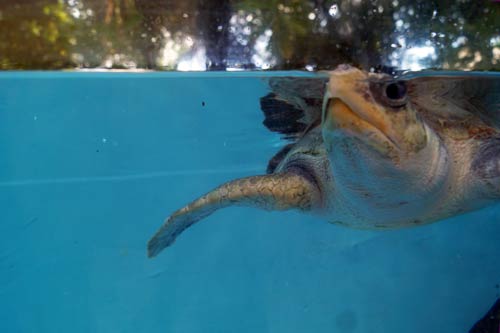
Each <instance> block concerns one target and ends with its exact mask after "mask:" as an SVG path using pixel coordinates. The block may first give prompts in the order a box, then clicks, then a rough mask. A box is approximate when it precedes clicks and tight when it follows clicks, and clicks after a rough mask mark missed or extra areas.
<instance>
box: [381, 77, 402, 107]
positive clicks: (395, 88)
mask: <svg viewBox="0 0 500 333" xmlns="http://www.w3.org/2000/svg"><path fill="white" fill-rule="evenodd" d="M385 96H386V98H387V101H388V102H389V104H390V105H391V106H394V107H401V106H403V105H405V104H406V84H405V83H404V82H403V81H396V82H391V83H388V84H387V85H386V86H385Z"/></svg>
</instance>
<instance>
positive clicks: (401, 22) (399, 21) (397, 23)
mask: <svg viewBox="0 0 500 333" xmlns="http://www.w3.org/2000/svg"><path fill="white" fill-rule="evenodd" d="M403 24H404V22H403V20H397V21H396V28H401V27H402V26H403Z"/></svg>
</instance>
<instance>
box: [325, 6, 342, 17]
mask: <svg viewBox="0 0 500 333" xmlns="http://www.w3.org/2000/svg"><path fill="white" fill-rule="evenodd" d="M338 12H339V7H338V6H337V5H336V4H333V5H331V7H330V9H329V10H328V14H330V16H337V14H338Z"/></svg>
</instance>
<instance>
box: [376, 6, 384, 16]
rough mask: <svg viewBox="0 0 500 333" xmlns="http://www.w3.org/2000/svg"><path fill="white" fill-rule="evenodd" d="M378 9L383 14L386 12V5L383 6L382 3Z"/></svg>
mask: <svg viewBox="0 0 500 333" xmlns="http://www.w3.org/2000/svg"><path fill="white" fill-rule="evenodd" d="M377 9H378V12H379V13H381V14H382V13H383V12H384V7H382V5H380V6H378V8H377Z"/></svg>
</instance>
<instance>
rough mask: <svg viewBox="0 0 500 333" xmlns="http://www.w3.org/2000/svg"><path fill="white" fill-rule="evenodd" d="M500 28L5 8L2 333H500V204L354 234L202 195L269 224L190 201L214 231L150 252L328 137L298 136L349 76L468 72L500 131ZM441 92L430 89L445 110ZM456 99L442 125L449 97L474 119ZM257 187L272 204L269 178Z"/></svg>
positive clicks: (264, 9) (455, 22) (329, 9)
mask: <svg viewBox="0 0 500 333" xmlns="http://www.w3.org/2000/svg"><path fill="white" fill-rule="evenodd" d="M499 23H500V2H498V1H487V0H484V1H472V0H454V1H451V0H445V1H422V0H416V1H410V0H366V1H365V0H246V1H245V0H189V1H172V0H2V1H0V153H1V156H2V158H1V163H0V209H1V214H0V332H5V333H11V332H12V333H25V332H40V333H45V332H74V333H79V332H103V333H109V332H149V333H156V332H182V333H195V332H196V333H198V332H199V333H202V332H203V333H206V332H217V333H220V332H252V333H254V332H272V333H281V332H286V333H292V332H297V333H298V332H300V333H303V332H317V333H322V332H338V333H367V332H369V333H378V332H380V333H382V332H383V333H401V332H405V333H422V332H425V333H433V332H436V333H461V332H471V333H498V332H500V328H499V322H500V302H499V301H498V299H499V297H500V241H499V240H500V206H499V205H498V204H495V203H494V202H493V203H492V204H489V205H479V206H481V207H479V208H481V209H475V210H470V211H467V212H465V211H464V212H462V207H461V206H460V205H458V204H457V205H455V206H454V207H453V210H454V212H455V213H454V214H452V215H451V216H448V217H445V218H442V219H439V221H437V222H436V223H429V224H427V223H423V224H424V225H419V226H413V227H411V228H397V229H393V228H389V229H391V230H381V229H380V228H379V229H376V228H375V229H371V228H368V229H366V228H362V229H361V230H360V229H358V228H352V227H351V226H349V225H347V226H344V225H338V224H343V223H342V221H336V220H334V219H333V220H332V219H328V218H324V217H322V216H319V215H315V214H307V212H304V211H301V209H290V210H284V211H277V210H275V209H274V208H276V207H277V206H279V204H281V203H282V202H281V201H279V200H281V199H279V198H277V194H276V193H277V192H275V190H274V188H273V187H271V188H270V191H271V192H270V193H272V194H273V195H272V196H271V197H265V196H263V195H262V193H264V192H258V195H254V197H252V198H250V199H248V198H247V197H245V200H247V199H248V200H247V201H245V200H240V199H235V197H234V196H233V197H231V195H233V194H234V193H233V194H228V193H229V192H224V193H223V195H222V196H223V197H224V198H229V199H228V200H229V201H228V202H226V203H222V201H220V202H219V201H217V200H219V199H220V196H219V197H218V198H216V199H214V198H215V197H207V198H209V199H206V200H212V201H211V202H210V205H219V206H229V203H231V202H236V203H238V202H239V201H244V202H243V203H248V202H250V203H252V205H254V206H255V205H257V206H260V207H261V208H262V207H264V208H266V207H267V208H273V209H271V210H265V209H264V210H262V209H258V208H255V207H248V205H243V206H240V207H237V205H236V206H234V207H233V206H232V207H227V208H225V209H224V210H221V211H218V212H216V213H214V214H212V215H210V216H208V214H209V213H211V211H207V210H203V209H204V206H203V207H201V208H200V210H199V211H196V209H199V207H198V208H197V206H196V205H194V204H193V205H191V206H188V208H186V209H187V211H195V212H196V214H195V215H194V217H193V218H192V219H191V220H187V221H184V222H183V221H182V219H178V220H181V222H183V223H185V224H192V223H194V222H196V221H198V220H200V219H201V218H203V217H205V218H204V220H203V221H201V222H200V223H197V224H196V225H193V226H192V227H191V228H189V230H186V231H185V232H183V233H182V235H179V233H180V232H181V231H182V230H180V229H183V228H184V227H182V226H181V227H177V226H176V227H175V228H177V229H174V230H172V231H169V232H170V234H169V236H168V237H170V238H175V237H176V236H178V239H177V241H176V242H175V244H171V246H169V247H168V248H167V249H165V250H163V251H162V252H161V253H152V252H151V242H150V243H149V244H150V245H149V246H150V252H149V256H150V257H153V256H155V255H156V254H158V255H156V256H155V257H154V258H149V257H148V250H147V249H148V241H149V240H150V239H151V237H152V236H153V235H154V234H155V232H157V230H158V228H160V226H161V225H162V223H163V222H164V221H165V219H166V218H168V217H169V216H170V214H172V212H175V211H176V210H177V209H179V208H181V207H183V206H185V205H186V204H188V203H189V202H191V201H192V200H194V199H196V198H198V197H200V196H201V195H203V194H204V193H207V192H209V191H211V190H212V189H214V188H216V187H217V186H219V185H221V184H224V183H225V182H228V181H232V180H234V179H239V178H244V177H252V176H256V175H266V168H267V169H268V171H269V169H270V171H273V170H279V168H280V166H279V163H280V161H283V159H286V158H288V157H289V156H290V151H292V152H293V151H294V150H293V149H294V148H293V147H296V146H290V145H291V144H292V145H293V143H294V142H297V140H299V141H300V140H301V138H303V137H306V136H307V135H309V134H308V133H313V132H314V130H315V129H318V128H320V127H318V126H321V124H323V123H324V122H325V117H326V116H324V114H323V120H322V121H323V123H321V119H316V120H317V122H315V121H314V120H309V121H308V122H305V123H297V122H295V120H296V119H298V118H300V117H299V116H297V115H303V113H301V112H306V111H307V110H309V109H310V110H316V111H314V112H316V114H321V112H323V111H324V108H328V107H329V105H328V98H326V99H325V100H326V101H327V102H325V104H324V106H322V100H323V96H324V95H325V94H326V91H325V87H331V86H332V85H333V86H334V84H333V83H331V81H330V84H329V83H328V82H329V81H328V78H329V75H330V73H331V71H334V70H336V69H337V72H335V73H338V71H340V70H342V69H346V68H351V69H353V71H354V68H357V69H359V70H360V72H359V73H361V71H363V73H366V74H363V75H378V74H377V73H379V74H380V75H383V74H385V75H386V76H384V77H386V78H391V77H392V78H394V80H398V78H405V77H409V78H422V77H426V78H431V80H432V79H433V78H436V77H438V76H443V75H444V76H450V75H451V76H455V77H462V76H463V75H471V78H472V81H470V82H472V84H471V85H470V88H469V89H472V90H474V91H476V92H477V93H476V95H474V96H481V98H480V102H481V103H483V102H484V101H486V102H485V103H486V104H484V103H483V104H481V105H482V107H483V108H482V109H479V111H476V112H475V113H474V117H473V120H471V118H467V119H466V121H465V122H466V123H467V124H469V123H470V122H472V121H476V120H477V121H479V120H478V119H480V120H481V121H483V122H485V123H487V124H490V123H494V124H497V123H496V121H497V119H499V118H498V116H497V115H496V114H495V113H491V112H490V111H491V110H497V111H498V112H500V109H499V105H500V98H499V96H500V83H499V82H500V74H499V70H500V24H499ZM347 65H348V66H350V67H348V66H347ZM339 66H340V67H339ZM356 73H358V72H356ZM368 73H371V74H368ZM367 77H368V76H367ZM308 80H310V81H308ZM391 80H392V79H391ZM408 80H410V79H408ZM368 81H369V80H368ZM486 81H487V82H489V83H492V84H490V85H488V87H487V89H483V88H484V85H482V83H480V82H486ZM273 82H276V84H274V85H273ZM287 82H313V83H311V84H309V83H307V84H306V85H303V86H300V85H299V86H297V85H294V84H291V85H290V86H287V85H286V83H287ZM318 82H319V84H318ZM339 82H340V81H339ZM342 82H344V81H342ZM346 82H347V81H346ZM391 82H393V81H391ZM394 82H403V81H394ZM404 82H414V81H404ZM415 82H417V81H415ZM418 82H420V81H418ZM424 82H425V81H424ZM430 82H431V83H430V84H429V85H427V84H424V85H420V86H418V85H417V86H418V87H421V88H419V89H424V88H425V89H427V90H428V91H431V93H432V94H433V96H435V97H436V98H437V99H439V98H441V97H443V94H440V93H439V85H435V84H434V85H433V84H432V81H430ZM476 82H477V84H476ZM326 84H329V85H328V86H326ZM346 84H347V83H346ZM398 84H399V83H398ZM391 87H396V88H394V89H396V90H395V91H394V92H393V93H392V94H393V95H394V94H395V95H397V96H399V95H403V94H406V93H407V89H406V87H403V88H402V87H401V86H400V85H396V86H391ZM326 89H330V88H326ZM331 89H336V88H335V86H334V87H333V88H331ZM391 89H392V88H391ZM348 91H354V92H356V91H355V89H354V90H348ZM419 91H420V90H418V89H417V91H415V90H411V89H408V93H409V94H410V93H417V94H418V92H419ZM277 92H280V93H281V95H280V94H279V93H277ZM346 93H347V92H346ZM358 93H359V91H358ZM453 96H454V97H453V98H451V99H448V100H447V101H448V103H449V104H440V105H441V108H440V107H437V108H436V110H435V111H434V112H435V113H434V114H433V117H438V118H439V116H436V115H440V114H441V112H442V111H443V110H445V111H446V110H447V109H446V107H447V106H450V105H451V106H453V105H454V103H455V102H456V105H462V104H463V103H465V102H463V101H464V100H465V101H467V103H468V102H470V103H471V105H476V106H477V105H478V104H475V103H476V99H474V98H469V99H468V98H465V97H464V95H460V94H458V93H457V94H455V95H453ZM290 101H292V102H290ZM371 102H372V103H373V100H371ZM424 102H425V100H424V101H423V102H422V103H424ZM266 103H267V104H266ZM287 103H289V104H287ZM290 103H291V104H290ZM301 103H302V104H301ZM460 103H462V104H460ZM287 105H288V106H287ZM322 107H323V108H322ZM485 108H489V109H488V110H489V111H488V112H489V113H485V112H483V111H484V109H485ZM304 110H306V111H304ZM318 110H319V111H318ZM474 110H476V109H474ZM281 111H283V112H281ZM274 112H277V113H274ZM307 112H309V111H307ZM318 112H320V113H318ZM399 114H403V113H399ZM295 116H297V118H293V117H295ZM455 116H457V114H456V113H452V115H451V116H450V118H449V119H450V121H451V123H452V124H453V126H454V127H453V128H454V129H457V128H459V127H460V126H462V125H463V123H462V122H461V121H457V120H456V118H453V117H455ZM419 117H420V116H417V119H420V118H419ZM422 117H424V118H425V115H422ZM427 117H429V116H428V115H427ZM457 117H458V116H457ZM320 118H321V116H320ZM432 119H434V118H432ZM439 119H440V118H439ZM454 119H455V120H454ZM463 119H465V118H463ZM292 120H293V121H292ZM445 123H446V122H445ZM390 124H391V125H392V124H393V123H390ZM447 124H448V125H449V122H448V123H447ZM299 125H300V126H299ZM441 125H442V126H443V127H446V124H444V123H442V124H441ZM290 126H291V127H290ZM297 126H298V127H297ZM460 128H462V127H460ZM497 129H498V126H496V125H495V126H493V125H492V127H491V128H490V127H488V129H484V128H482V127H481V128H480V130H479V132H478V131H476V128H474V129H473V130H474V131H473V133H472V134H470V133H469V134H470V135H471V136H473V137H474V138H477V136H476V134H477V135H483V136H481V140H483V139H484V138H485V137H486V138H488V139H490V140H488V141H487V143H488V144H489V145H488V146H487V147H486V148H484V149H483V150H481V149H482V148H481V149H480V148H477V149H479V150H478V151H479V153H481V154H483V155H482V156H485V157H488V158H494V157H495V156H496V152H497V151H499V149H497V147H499V144H497V142H499V141H498V140H499V139H498V137H500V136H498V137H497V136H494V134H495V133H497ZM402 130H403V131H404V130H406V128H404V127H403V129H402ZM457 132H459V133H464V131H459V130H457ZM465 132H467V131H465ZM469 132H470V131H469ZM492 132H493V134H492ZM446 133H448V134H449V133H452V134H453V133H455V132H453V131H451V132H446ZM478 133H479V134H478ZM495 135H496V134H495ZM325 140H326V139H325ZM484 140H486V139H484ZM476 142H479V141H473V143H476ZM481 142H483V141H481ZM485 142H486V141H485ZM308 145H309V146H308ZM311 145H313V144H311V143H308V144H306V148H307V147H310V146H311ZM468 147H469V146H464V148H463V153H464V154H466V151H469V150H467V149H469V148H468ZM301 149H302V148H301ZM304 149H305V148H304ZM474 149H475V148H474ZM280 151H281V153H278V152H280ZM492 152H493V153H492ZM277 153H278V155H276V154H277ZM323 153H324V152H323V151H322V150H321V149H320V151H319V152H318V153H317V154H323ZM287 154H288V155H287ZM273 156H274V158H273ZM458 156H460V151H459V152H458ZM464 156H465V155H464ZM467 156H468V157H467V158H466V157H464V158H463V165H464V168H465V167H466V166H467V165H469V164H470V163H469V162H470V160H471V159H472V157H471V156H473V155H467ZM269 161H271V162H269ZM492 161H496V160H494V159H492ZM268 163H269V164H268ZM416 163H418V162H416ZM491 163H494V162H491ZM491 163H490V164H488V165H486V167H485V168H484V169H481V170H483V171H484V172H485V173H486V174H487V175H490V173H491V172H493V171H495V170H497V169H498V164H491ZM423 164H425V163H423ZM459 164H461V165H462V163H459ZM471 165H472V166H473V168H479V166H481V165H482V164H480V163H479V162H478V163H471ZM478 165H479V166H478ZM276 168H278V169H276ZM495 168H496V169H495ZM492 170H493V171H492ZM285 171H286V170H285ZM301 172H302V171H301ZM285 173H286V172H285ZM413 175H414V173H407V177H409V178H411V177H412V176H413ZM299 176H300V175H299ZM364 176H365V175H363V174H360V173H356V172H355V170H354V169H350V168H345V169H343V171H342V174H341V177H342V178H346V179H364V178H363V177H364ZM262 177H264V178H259V180H258V181H261V180H262V179H264V180H265V181H264V183H263V186H264V187H263V188H266V186H268V184H269V182H267V179H270V178H265V177H273V175H272V174H271V175H266V176H262ZM303 178H305V180H302V181H303V182H305V183H307V184H310V183H311V182H312V181H311V179H310V178H308V177H303ZM382 178H383V177H382ZM244 179H251V180H252V182H253V181H254V180H255V178H244ZM273 179H274V180H275V178H273ZM287 179H288V178H287ZM290 179H291V180H290ZM290 179H288V180H289V181H290V182H292V183H293V184H295V185H296V184H297V183H294V182H295V181H296V179H295V178H293V179H292V178H290ZM328 179H330V178H328ZM374 179H375V180H374V181H377V180H380V178H378V179H377V178H376V177H375V178H374ZM288 180H287V181H288ZM330 180H331V179H330ZM258 181H257V180H255V182H258ZM333 181H335V179H334V180H333ZM454 181H455V182H460V181H461V180H460V179H454ZM250 183H251V182H250V181H249V182H248V184H247V183H245V184H243V185H241V184H240V185H241V187H240V188H239V190H241V191H242V192H241V193H243V192H244V193H247V192H245V191H251V190H252V187H251V186H253V185H252V184H255V183H252V184H250ZM259 184H260V183H259ZM280 184H281V183H280ZM301 184H302V183H301ZM339 184H340V183H339ZM320 185H321V184H320ZM340 186H341V185H339V187H340ZM422 186H423V187H424V189H425V186H427V185H425V184H424V185H422ZM299 188H300V186H299ZM301 189H302V188H301ZM222 190H224V188H223V189H222ZM295 190H296V187H292V188H287V189H286V190H284V193H285V194H283V195H284V199H282V200H284V201H285V202H284V203H287V204H289V203H290V200H292V199H291V198H290V197H287V196H286V195H287V193H292V192H293V191H295ZM415 190H416V189H415ZM290 191H291V192H290ZM467 191H468V189H467V188H465V189H464V192H467ZM305 192H307V191H306V190H303V192H300V193H302V194H303V193H305ZM452 192H453V190H452V189H450V190H446V191H441V192H440V193H441V194H440V195H441V196H450V195H452V194H453V193H452ZM220 193H222V192H219V194H220ZM293 193H295V192H293ZM302 194H299V195H302ZM244 195H246V194H244ZM381 195H382V196H384V195H387V196H391V197H394V196H397V195H398V194H397V193H396V194H394V193H393V192H389V188H387V192H386V193H382V194H381ZM210 198H212V199H210ZM270 198H271V199H270ZM308 198H309V197H308ZM366 198H367V199H366V201H365V202H369V201H370V200H371V199H370V198H371V197H370V195H369V194H367V196H366ZM309 199H310V198H309ZM309 199H307V200H309ZM420 199H422V198H420ZM204 200H205V199H204ZM238 200H239V201H238ZM304 200H305V199H304ZM310 200H313V199H310ZM415 200H418V198H417V199H415ZM471 200H472V199H471ZM216 201H217V202H216ZM307 203H309V201H307ZM307 203H306V204H303V201H301V202H300V203H297V204H295V206H294V205H292V206H293V207H292V208H294V207H295V208H297V207H299V208H303V209H302V210H307V209H309V208H310V206H311V205H312V206H314V205H313V204H311V205H308V204H307ZM313 203H314V202H313ZM406 204H412V203H411V202H406V201H400V205H406ZM210 205H209V206H210ZM266 205H267V206H266ZM450 205H451V206H453V204H450ZM483 206H484V207H483ZM280 207H281V208H282V206H280ZM304 207H306V208H307V209H305V208H304ZM357 208H359V210H360V211H361V209H362V208H363V207H361V206H359V207H355V209H354V213H353V214H356V212H357ZM463 210H465V209H463ZM181 213H182V212H181ZM175 214H177V213H174V216H176V215H175ZM178 220H176V221H178ZM181 222H179V223H181ZM332 222H333V223H332ZM176 223H177V222H176ZM380 224H381V225H383V224H384V221H383V220H382V221H380ZM414 224H419V223H418V221H417V222H415V223H414ZM165 239H166V238H161V239H160V241H161V242H165V241H166V240H165Z"/></svg>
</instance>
